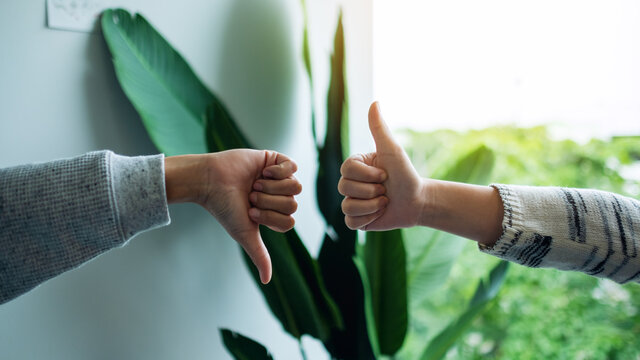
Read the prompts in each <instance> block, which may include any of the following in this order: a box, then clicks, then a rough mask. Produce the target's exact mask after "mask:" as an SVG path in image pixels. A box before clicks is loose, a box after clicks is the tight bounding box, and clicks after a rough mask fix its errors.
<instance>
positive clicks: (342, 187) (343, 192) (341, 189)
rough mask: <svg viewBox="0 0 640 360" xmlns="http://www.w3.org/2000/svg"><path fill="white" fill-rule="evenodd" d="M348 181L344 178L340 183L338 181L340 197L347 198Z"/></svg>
mask: <svg viewBox="0 0 640 360" xmlns="http://www.w3.org/2000/svg"><path fill="white" fill-rule="evenodd" d="M346 183H347V180H345V179H344V178H342V177H341V178H340V181H338V192H339V193H340V195H344V196H347V189H345V187H346V186H347V185H346Z"/></svg>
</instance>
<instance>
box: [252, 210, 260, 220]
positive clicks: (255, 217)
mask: <svg viewBox="0 0 640 360" xmlns="http://www.w3.org/2000/svg"><path fill="white" fill-rule="evenodd" d="M249 217H251V218H252V219H257V218H258V217H260V210H258V209H256V208H251V209H249Z"/></svg>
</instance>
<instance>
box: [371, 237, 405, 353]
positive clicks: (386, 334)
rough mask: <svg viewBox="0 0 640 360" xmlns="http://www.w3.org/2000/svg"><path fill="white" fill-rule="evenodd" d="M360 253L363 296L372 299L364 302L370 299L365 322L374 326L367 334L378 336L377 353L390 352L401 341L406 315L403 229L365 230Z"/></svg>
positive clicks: (403, 336) (395, 348)
mask: <svg viewBox="0 0 640 360" xmlns="http://www.w3.org/2000/svg"><path fill="white" fill-rule="evenodd" d="M363 256H364V263H365V265H366V271H367V278H368V282H369V290H370V292H367V291H366V287H365V299H367V298H369V299H371V300H370V301H368V302H367V301H366V302H365V304H368V303H370V305H371V306H372V311H371V312H370V313H372V314H373V318H368V319H367V320H368V321H367V323H374V324H375V330H376V333H375V334H373V335H372V334H371V333H369V338H370V339H373V338H375V339H377V343H378V345H379V350H380V354H382V355H389V356H392V355H394V354H395V353H396V352H397V351H398V350H399V349H400V347H401V346H402V343H403V342H404V339H405V336H406V334H407V327H408V319H409V315H408V309H407V308H408V305H407V272H406V253H405V249H404V242H403V239H402V231H401V230H391V231H384V232H372V231H369V232H367V233H366V242H365V245H364V249H363ZM361 274H362V272H361ZM363 278H364V276H363ZM365 313H367V312H365ZM372 343H373V341H372Z"/></svg>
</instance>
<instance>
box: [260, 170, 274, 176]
mask: <svg viewBox="0 0 640 360" xmlns="http://www.w3.org/2000/svg"><path fill="white" fill-rule="evenodd" d="M262 174H263V175H264V176H265V177H273V173H272V172H271V171H269V170H265V171H264V172H263V173H262Z"/></svg>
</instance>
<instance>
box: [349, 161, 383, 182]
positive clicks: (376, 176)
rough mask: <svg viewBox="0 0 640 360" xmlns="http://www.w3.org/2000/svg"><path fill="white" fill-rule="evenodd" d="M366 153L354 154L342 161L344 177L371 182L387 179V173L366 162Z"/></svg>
mask: <svg viewBox="0 0 640 360" xmlns="http://www.w3.org/2000/svg"><path fill="white" fill-rule="evenodd" d="M365 156H366V155H363V154H357V155H352V156H350V157H349V158H347V160H345V161H344V162H343V163H342V166H341V167H340V174H342V176H343V177H345V178H347V179H351V180H355V181H363V182H370V183H381V182H384V181H385V180H386V179H387V173H386V172H385V171H384V170H382V169H379V168H377V167H375V166H370V165H367V164H366V163H365V162H364V160H363V159H364V157H365Z"/></svg>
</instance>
